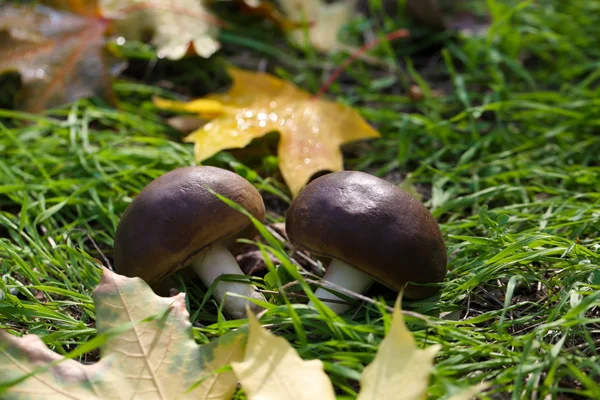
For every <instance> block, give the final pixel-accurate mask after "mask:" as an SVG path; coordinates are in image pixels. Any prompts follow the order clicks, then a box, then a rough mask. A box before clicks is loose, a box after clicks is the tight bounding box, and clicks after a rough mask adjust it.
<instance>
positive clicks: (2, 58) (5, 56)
mask: <svg viewBox="0 0 600 400" xmlns="http://www.w3.org/2000/svg"><path fill="white" fill-rule="evenodd" d="M106 27H107V25H106V21H103V20H102V19H98V18H87V17H82V16H77V15H75V14H72V13H68V12H58V11H55V10H52V9H50V8H48V7H43V6H37V7H32V6H18V5H10V4H7V5H3V6H0V72H4V71H9V70H16V71H18V72H19V73H20V74H21V80H22V82H23V86H22V88H21V90H20V91H19V94H18V96H17V100H16V101H17V104H16V107H17V108H19V109H23V110H27V111H31V112H39V111H42V110H44V109H46V108H49V107H53V106H57V105H60V104H64V103H69V102H72V101H75V100H77V99H79V98H83V97H91V96H98V97H101V98H104V99H105V100H107V101H109V102H113V101H114V98H113V92H112V84H111V81H110V74H109V66H115V65H117V64H116V63H115V60H114V59H112V58H111V57H110V55H109V54H108V53H107V52H106V51H105V49H104V33H105V30H106Z"/></svg>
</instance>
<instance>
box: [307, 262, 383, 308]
mask: <svg viewBox="0 0 600 400" xmlns="http://www.w3.org/2000/svg"><path fill="white" fill-rule="evenodd" d="M323 280H324V281H326V282H330V283H333V284H334V285H337V286H341V287H343V288H344V289H348V290H350V291H352V292H356V293H362V292H363V291H364V290H365V289H366V287H367V286H368V285H369V283H371V282H372V281H373V278H372V277H371V276H369V275H367V274H365V273H364V272H362V271H360V270H358V269H356V268H354V267H352V266H350V265H348V264H346V263H345V262H343V261H340V260H337V259H333V260H332V261H331V263H329V267H327V272H326V273H325V276H323ZM330 290H334V291H335V289H330ZM315 295H316V296H317V297H318V298H319V299H322V300H343V299H341V298H339V297H338V296H336V295H335V294H333V293H331V292H330V291H329V290H326V289H324V288H322V287H320V288H318V289H317V291H316V292H315ZM308 304H309V305H312V302H309V303H308ZM325 304H327V306H328V307H329V308H331V310H333V312H335V313H336V314H342V313H344V312H346V311H348V310H349V309H350V308H352V305H351V304H342V303H333V302H325Z"/></svg>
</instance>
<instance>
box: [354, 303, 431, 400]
mask: <svg viewBox="0 0 600 400" xmlns="http://www.w3.org/2000/svg"><path fill="white" fill-rule="evenodd" d="M440 349H441V346H440V345H434V346H429V347H427V348H426V349H423V350H420V349H418V348H417V345H416V343H415V339H414V338H413V336H412V335H411V333H410V331H409V330H408V329H407V328H406V325H405V323H404V319H403V318H402V310H401V309H400V298H398V300H397V301H396V306H395V307H394V313H393V316H392V325H391V327H390V331H389V332H388V333H387V335H386V336H385V338H384V339H383V341H382V342H381V344H380V345H379V349H377V354H376V355H375V359H374V360H373V362H372V363H371V364H369V365H368V366H367V367H366V368H365V369H364V371H363V373H362V376H361V378H360V393H359V394H358V398H357V400H392V399H393V400H421V399H426V398H427V387H428V385H429V374H430V373H431V368H432V365H433V359H434V357H435V355H436V354H437V352H438V351H440Z"/></svg>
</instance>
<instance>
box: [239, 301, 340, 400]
mask: <svg viewBox="0 0 600 400" xmlns="http://www.w3.org/2000/svg"><path fill="white" fill-rule="evenodd" d="M248 322H249V325H250V329H249V330H250V332H249V334H248V344H247V345H246V354H245V356H244V360H243V361H241V362H233V363H231V368H232V369H233V372H234V373H235V375H236V376H237V377H238V379H239V380H240V383H241V385H242V387H243V389H244V392H245V393H246V396H247V397H248V399H249V400H304V399H306V400H317V399H318V400H335V394H334V391H333V386H332V384H331V381H330V380H329V378H328V377H327V374H325V371H324V370H323V363H322V362H321V361H320V360H310V361H304V360H302V359H301V358H300V356H299V355H298V353H296V351H295V350H294V349H293V348H292V346H290V344H289V343H288V342H287V341H286V340H285V339H284V338H281V337H277V336H275V335H273V334H272V333H270V332H268V331H267V330H266V329H264V328H263V327H262V326H261V325H260V323H259V322H258V319H257V318H256V316H255V315H254V314H252V312H251V311H250V310H248Z"/></svg>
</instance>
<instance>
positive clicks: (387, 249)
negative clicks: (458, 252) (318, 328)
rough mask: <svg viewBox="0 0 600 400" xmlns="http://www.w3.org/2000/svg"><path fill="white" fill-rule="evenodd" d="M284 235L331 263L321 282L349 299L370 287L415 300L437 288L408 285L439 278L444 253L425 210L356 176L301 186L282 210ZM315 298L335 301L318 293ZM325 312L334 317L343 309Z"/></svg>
mask: <svg viewBox="0 0 600 400" xmlns="http://www.w3.org/2000/svg"><path fill="white" fill-rule="evenodd" d="M286 232H287V235H288V237H289V240H290V242H291V243H292V244H293V245H295V246H296V247H299V248H302V249H305V250H308V251H310V252H311V253H312V254H314V255H318V256H323V257H327V258H331V259H332V261H331V263H330V264H329V267H328V268H327V272H326V274H325V276H324V278H323V280H324V281H327V282H331V283H334V284H336V285H338V286H341V287H344V288H346V289H349V290H352V291H354V292H359V293H360V292H362V291H363V290H364V289H365V288H366V287H367V286H368V285H369V284H370V283H371V282H372V281H373V280H376V281H379V282H381V283H382V284H384V285H386V286H388V287H390V288H392V289H395V290H398V291H400V290H402V289H404V296H405V297H406V298H409V299H420V298H424V297H428V296H430V295H432V294H434V293H435V292H437V290H438V288H436V287H431V286H419V285H414V284H409V285H408V286H407V283H408V282H413V283H416V284H430V283H438V282H441V281H442V280H443V279H444V277H445V275H446V263H447V256H446V247H445V245H444V240H443V238H442V234H441V231H440V228H439V226H438V224H437V222H436V221H435V218H434V217H433V216H432V215H431V213H430V212H429V211H428V210H427V208H426V207H425V206H424V205H423V204H422V203H421V202H419V201H418V200H416V199H415V198H413V197H412V196H410V195H409V194H408V193H406V192H404V191H403V190H401V189H399V188H398V187H396V186H395V185H393V184H391V183H389V182H387V181H385V180H383V179H380V178H377V177H375V176H372V175H369V174H366V173H363V172H355V171H343V172H335V173H331V174H328V175H324V176H321V177H319V178H317V179H315V180H314V181H312V182H311V183H310V184H308V185H307V186H306V187H305V188H304V190H303V191H302V192H301V193H300V194H299V195H298V197H297V198H296V199H295V200H294V201H293V202H292V205H291V206H290V208H289V210H288V211H287V214H286ZM316 295H317V297H319V298H325V299H327V298H329V299H338V300H339V298H338V297H337V296H336V295H334V294H332V293H331V292H330V291H327V290H325V289H323V288H320V289H318V290H317V292H316ZM329 307H330V308H331V309H333V310H334V311H335V312H337V313H342V312H344V311H346V310H347V309H348V308H349V307H348V306H347V305H344V304H330V305H329Z"/></svg>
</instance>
